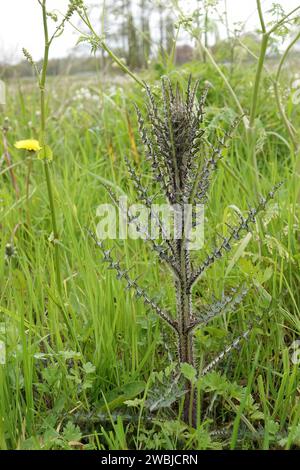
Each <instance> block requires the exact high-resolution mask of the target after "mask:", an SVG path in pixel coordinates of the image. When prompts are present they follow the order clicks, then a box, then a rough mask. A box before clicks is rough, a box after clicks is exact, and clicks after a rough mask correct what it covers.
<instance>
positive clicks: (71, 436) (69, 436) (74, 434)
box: [63, 421, 82, 442]
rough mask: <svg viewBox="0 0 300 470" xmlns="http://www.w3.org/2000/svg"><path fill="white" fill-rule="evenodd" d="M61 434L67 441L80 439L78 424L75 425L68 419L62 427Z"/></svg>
mask: <svg viewBox="0 0 300 470" xmlns="http://www.w3.org/2000/svg"><path fill="white" fill-rule="evenodd" d="M63 436H64V438H65V439H66V441H68V442H70V441H80V439H81V438H82V434H81V431H80V428H79V427H78V426H75V424H73V423H72V422H71V421H69V422H68V423H67V425H66V426H65V427H64V431H63Z"/></svg>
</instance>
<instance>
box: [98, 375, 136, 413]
mask: <svg viewBox="0 0 300 470" xmlns="http://www.w3.org/2000/svg"><path fill="white" fill-rule="evenodd" d="M144 390H145V382H131V383H128V384H126V385H124V386H123V387H121V388H115V389H114V390H112V391H111V392H109V393H108V394H106V396H105V400H103V402H102V403H101V405H100V411H103V412H105V411H107V407H108V408H109V410H110V411H112V410H114V409H115V408H118V407H119V406H122V405H123V404H124V403H125V401H128V400H132V399H133V398H135V397H136V396H137V395H139V394H140V393H142V392H143V391H144Z"/></svg>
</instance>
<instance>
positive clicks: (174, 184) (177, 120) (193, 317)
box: [95, 78, 279, 424]
mask: <svg viewBox="0 0 300 470" xmlns="http://www.w3.org/2000/svg"><path fill="white" fill-rule="evenodd" d="M145 87H146V91H147V97H148V107H147V111H148V112H147V118H148V119H147V120H148V124H147V125H146V124H145V122H144V120H143V118H142V115H141V112H140V111H139V109H138V108H136V111H137V117H138V124H139V133H140V135H141V139H142V141H143V144H144V146H145V150H146V156H147V160H148V161H149V162H150V165H151V167H152V173H153V176H154V178H155V180H156V181H157V183H158V184H159V186H160V189H161V191H162V193H163V194H164V196H165V198H166V200H167V201H168V203H169V204H171V205H176V207H178V208H179V209H180V210H179V211H178V212H179V214H182V220H181V221H180V224H179V225H181V234H182V236H181V237H179V239H173V240H170V239H163V240H162V241H161V242H159V243H158V242H156V241H154V240H153V239H152V237H151V236H150V235H149V233H147V230H146V229H142V230H143V231H144V233H143V235H144V237H143V238H144V239H146V240H148V241H149V242H150V243H151V245H152V248H153V249H154V251H155V252H156V253H157V255H158V256H159V258H160V260H161V261H162V262H163V263H165V264H167V265H168V266H169V268H170V269H171V271H172V273H173V276H174V288H175V292H176V312H175V314H172V313H170V312H168V311H164V310H163V309H162V308H161V307H160V306H158V305H157V304H156V303H155V302H154V301H153V299H151V298H150V296H149V295H148V294H147V293H146V291H145V290H144V289H143V288H142V287H140V285H139V284H138V283H137V281H136V280H132V279H131V278H130V277H129V275H128V273H127V271H122V269H121V266H120V264H119V262H115V261H114V260H113V259H112V257H111V251H110V250H108V251H106V250H105V248H104V246H103V242H102V241H97V240H96V239H95V241H96V243H97V246H98V247H99V248H100V250H101V251H102V254H103V257H104V262H106V263H108V265H109V267H110V268H111V269H114V270H115V271H116V273H117V278H118V279H124V280H125V281H126V283H127V288H128V289H133V291H134V292H135V294H136V296H137V297H139V298H141V299H142V300H143V301H144V303H145V304H146V305H148V306H149V307H150V308H151V309H152V310H153V311H155V312H156V313H157V314H158V315H159V316H160V317H161V318H162V319H163V320H164V321H165V322H166V323H167V324H168V325H169V326H170V327H171V328H172V330H173V331H174V332H175V334H176V337H177V344H178V358H179V362H180V364H183V363H188V364H190V365H192V366H194V350H193V336H194V332H195V329H196V328H199V327H201V326H205V325H207V323H208V322H209V321H211V320H212V319H213V318H216V317H217V316H220V315H221V314H222V313H224V312H227V311H229V310H230V311H234V309H235V308H236V307H237V306H238V304H240V303H241V301H242V300H243V298H244V297H245V295H246V294H247V289H245V287H241V288H239V289H233V290H232V291H231V293H230V295H223V297H222V299H221V300H219V301H216V302H215V303H212V304H211V305H206V306H205V307H202V309H201V310H200V311H197V310H196V308H195V307H194V306H193V302H192V290H193V287H194V286H195V285H196V283H197V281H198V280H199V279H200V277H201V276H202V275H203V273H204V272H205V271H206V270H207V269H209V268H210V267H211V266H212V265H213V264H214V263H215V262H216V261H217V260H219V259H220V258H222V257H223V256H224V254H225V253H226V252H228V251H230V250H231V249H232V246H233V243H234V242H235V241H237V240H239V239H241V237H242V236H243V234H244V233H245V232H248V231H249V230H250V228H249V227H250V223H251V222H255V217H256V216H257V214H258V213H259V212H260V211H262V210H264V209H265V207H266V204H267V202H268V201H269V200H270V199H271V198H273V197H274V191H275V190H276V189H277V187H278V186H279V185H277V186H276V187H275V188H273V189H272V191H270V192H269V194H268V196H267V197H266V198H261V199H260V201H259V203H258V205H257V207H256V208H250V209H249V211H248V213H247V215H246V216H245V217H243V216H240V220H239V221H238V223H237V225H235V226H228V229H229V234H228V236H226V237H222V241H221V243H220V244H219V245H218V246H216V247H215V249H214V250H212V252H211V253H209V254H207V255H206V256H205V257H204V259H203V261H202V263H201V264H200V265H199V266H198V267H196V268H193V267H192V263H191V251H190V250H189V238H188V237H187V236H186V233H187V231H186V230H185V224H186V218H185V216H184V214H185V210H184V207H185V205H186V204H189V205H192V206H193V205H195V204H206V203H207V196H208V191H209V188H210V183H211V177H212V175H213V173H214V171H215V170H216V168H217V166H218V162H219V160H220V159H221V158H222V150H223V149H224V148H225V147H226V146H227V143H228V140H229V139H230V138H231V135H232V132H233V131H234V129H235V127H236V126H237V125H238V123H239V121H240V119H236V120H235V121H234V122H233V124H232V125H231V127H230V129H229V130H228V131H227V132H225V134H224V137H223V138H222V139H220V140H218V143H217V145H216V146H215V145H213V144H212V143H209V142H207V139H206V135H205V127H204V125H203V120H204V105H205V100H206V96H207V93H208V88H205V89H204V91H203V93H202V95H201V97H200V99H199V100H198V101H197V99H196V95H197V92H198V87H199V83H198V82H197V83H196V84H195V85H194V86H192V83H191V78H190V79H189V82H188V87H187V90H186V94H185V97H184V96H183V94H182V93H181V91H180V89H179V86H178V85H177V87H176V88H175V89H174V87H173V86H172V85H171V83H170V82H169V80H168V79H164V80H163V81H162V106H161V107H160V106H159V105H158V100H156V98H155V97H154V95H153V94H152V92H151V91H150V88H149V87H148V86H147V85H145ZM161 108H162V109H161ZM127 165H128V170H129V174H130V176H131V179H132V180H133V183H134V185H135V187H136V190H137V193H138V196H139V199H140V201H141V202H143V203H144V204H145V205H146V206H147V207H148V208H149V210H151V203H152V200H153V197H152V195H151V194H149V190H148V188H145V187H144V186H143V184H142V180H141V177H140V176H139V175H138V174H137V172H136V170H135V168H134V167H133V166H132V165H131V164H130V163H129V162H128V161H127ZM107 190H108V192H109V194H110V196H111V197H112V199H114V200H116V197H115V195H114V194H113V193H112V191H111V189H110V188H107ZM131 221H132V222H133V218H132V219H130V217H129V222H131ZM157 222H158V223H159V225H160V227H161V229H162V230H163V223H162V221H161V220H158V221H157ZM140 229H141V228H140ZM248 334H249V331H247V332H245V333H243V334H242V335H241V337H240V338H238V339H236V340H235V341H234V342H233V343H232V345H230V346H229V347H227V348H226V350H225V351H224V352H222V353H221V354H219V355H218V356H217V357H216V358H215V359H214V360H213V361H212V362H211V363H210V364H208V365H207V366H206V367H205V369H204V370H203V371H202V374H201V375H203V374H205V373H207V372H209V371H210V370H211V369H212V368H213V367H215V366H216V365H217V364H218V363H219V362H220V361H221V360H222V359H223V357H224V356H225V354H226V353H228V352H229V351H230V350H231V349H232V348H233V347H236V346H237V344H238V343H239V341H240V340H242V339H244V338H246V337H247V336H248ZM192 389H193V387H192V384H191V383H190V382H189V381H188V380H187V381H186V399H185V408H184V420H185V422H187V423H192V424H195V404H194V396H193V395H194V394H193V391H192Z"/></svg>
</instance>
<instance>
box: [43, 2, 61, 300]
mask: <svg viewBox="0 0 300 470" xmlns="http://www.w3.org/2000/svg"><path fill="white" fill-rule="evenodd" d="M41 7H42V12H43V27H44V40H45V47H44V58H43V68H42V72H41V77H40V79H39V87H40V103H41V134H40V143H41V147H42V149H45V145H46V106H45V86H46V80H47V68H48V61H49V48H50V42H49V34H48V23H47V10H46V0H43V2H42V3H41ZM42 151H43V150H42ZM44 157H46V155H44ZM43 163H44V169H45V178H46V184H47V191H48V199H49V206H50V213H51V221H52V231H53V243H54V268H55V275H56V284H57V290H58V293H59V295H60V296H61V295H62V285H61V271H60V259H59V247H58V243H57V242H58V230H57V223H56V214H55V204H54V198H53V189H52V182H51V175H50V171H49V162H48V160H47V158H44V161H43Z"/></svg>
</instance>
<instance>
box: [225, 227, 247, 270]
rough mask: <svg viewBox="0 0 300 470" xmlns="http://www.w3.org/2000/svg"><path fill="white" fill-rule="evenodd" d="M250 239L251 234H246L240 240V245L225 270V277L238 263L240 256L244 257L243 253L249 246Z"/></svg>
mask: <svg viewBox="0 0 300 470" xmlns="http://www.w3.org/2000/svg"><path fill="white" fill-rule="evenodd" d="M251 238H252V233H250V232H249V233H247V235H246V236H245V237H244V238H243V239H242V240H241V242H240V244H239V247H238V249H237V250H236V252H235V253H234V255H233V257H232V259H231V261H230V263H229V265H228V267H227V270H226V273H225V277H227V276H228V274H229V273H230V271H231V270H232V268H233V267H234V266H235V265H236V263H237V262H238V260H239V259H240V257H241V256H243V255H244V252H245V250H246V248H247V245H248V244H249V242H250V240H251Z"/></svg>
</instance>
